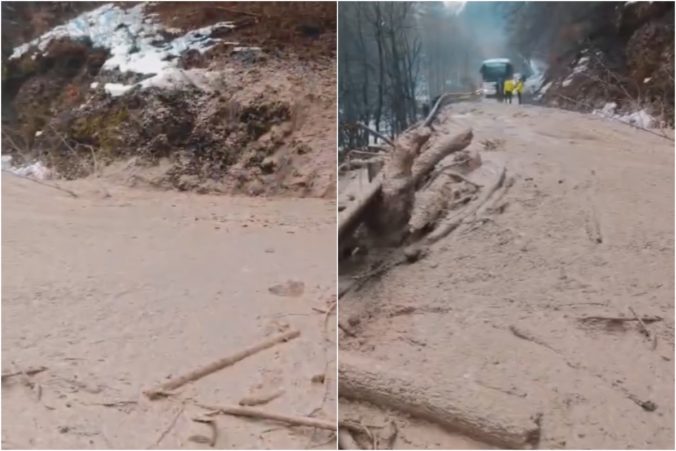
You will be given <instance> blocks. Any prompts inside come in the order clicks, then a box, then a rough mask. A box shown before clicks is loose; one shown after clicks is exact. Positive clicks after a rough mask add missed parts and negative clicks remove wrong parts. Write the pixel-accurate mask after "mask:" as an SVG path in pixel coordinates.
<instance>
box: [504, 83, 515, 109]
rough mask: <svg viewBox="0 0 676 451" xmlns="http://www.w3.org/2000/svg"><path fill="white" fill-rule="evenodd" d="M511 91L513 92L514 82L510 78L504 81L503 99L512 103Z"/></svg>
mask: <svg viewBox="0 0 676 451" xmlns="http://www.w3.org/2000/svg"><path fill="white" fill-rule="evenodd" d="M512 91H514V80H512V79H511V78H509V79H507V80H505V99H506V100H507V102H509V103H512Z"/></svg>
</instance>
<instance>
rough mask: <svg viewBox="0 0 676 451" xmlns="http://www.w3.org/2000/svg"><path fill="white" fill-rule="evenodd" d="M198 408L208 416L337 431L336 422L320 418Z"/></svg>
mask: <svg viewBox="0 0 676 451" xmlns="http://www.w3.org/2000/svg"><path fill="white" fill-rule="evenodd" d="M197 406H198V407H201V408H203V409H207V410H210V411H211V412H210V413H208V414H207V416H213V415H218V414H223V415H234V416H239V417H249V418H259V419H263V420H272V421H279V422H281V423H287V424H291V425H294V426H308V427H315V428H320V429H326V430H329V431H335V430H336V429H337V424H336V421H335V420H333V421H329V420H320V419H318V418H310V417H297V416H290V415H284V414H281V413H274V412H266V411H264V410H259V409H252V408H250V407H239V406H210V405H205V404H197Z"/></svg>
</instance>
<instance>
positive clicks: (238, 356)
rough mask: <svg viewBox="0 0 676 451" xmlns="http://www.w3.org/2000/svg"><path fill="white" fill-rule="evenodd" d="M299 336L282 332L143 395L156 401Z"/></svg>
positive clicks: (296, 331) (295, 333)
mask: <svg viewBox="0 0 676 451" xmlns="http://www.w3.org/2000/svg"><path fill="white" fill-rule="evenodd" d="M299 335H300V331H299V330H290V331H287V332H284V333H282V334H279V335H275V336H274V337H270V338H268V339H267V340H263V341H261V342H260V343H258V344H256V345H254V346H251V347H249V348H246V349H244V350H242V351H240V352H238V353H235V354H233V355H231V356H228V357H224V358H222V359H219V360H216V361H215V362H212V363H210V364H208V365H206V366H203V367H201V368H198V369H196V370H193V371H190V372H189V373H186V374H184V375H182V376H178V377H174V378H172V379H170V380H169V381H167V382H165V383H163V384H161V385H159V386H158V387H156V388H154V389H151V390H146V391H145V392H144V394H145V395H146V396H147V397H148V398H150V399H157V398H159V397H162V396H163V394H165V393H167V392H169V391H171V390H174V389H176V388H178V387H181V386H183V385H185V384H187V383H188V382H192V381H195V380H197V379H201V378H203V377H204V376H207V375H209V374H211V373H215V372H216V371H218V370H221V369H223V368H225V367H227V366H230V365H232V364H234V363H236V362H239V361H240V360H243V359H245V358H247V357H249V356H251V355H253V354H256V353H257V352H260V351H263V350H265V349H268V348H271V347H273V346H274V345H276V344H279V343H284V342H287V341H289V340H292V339H294V338H296V337H298V336H299Z"/></svg>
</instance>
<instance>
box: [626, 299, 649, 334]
mask: <svg viewBox="0 0 676 451" xmlns="http://www.w3.org/2000/svg"><path fill="white" fill-rule="evenodd" d="M629 311H630V312H631V314H632V315H634V318H635V319H636V321H638V325H639V328H640V329H641V333H643V335H645V336H646V338H647V339H650V338H651V334H650V331H649V330H648V328H647V327H646V325H645V323H644V322H643V320H642V319H641V318H640V317H639V316H638V315H637V314H636V312H635V311H634V309H633V308H632V307H629Z"/></svg>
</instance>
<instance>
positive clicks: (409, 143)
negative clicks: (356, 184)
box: [377, 127, 430, 231]
mask: <svg viewBox="0 0 676 451" xmlns="http://www.w3.org/2000/svg"><path fill="white" fill-rule="evenodd" d="M429 138H430V130H429V129H428V128H425V127H421V128H417V129H415V130H411V131H410V132H408V133H405V134H403V135H402V136H400V137H399V138H398V139H397V141H396V142H395V145H394V149H393V151H392V154H391V157H390V158H389V159H388V160H387V161H386V162H385V165H384V166H383V169H382V174H383V188H382V203H381V205H380V211H379V212H378V213H379V214H378V218H377V223H378V224H377V226H378V228H379V229H381V230H382V231H397V230H400V229H401V228H402V227H403V226H404V225H405V224H406V222H408V218H409V215H410V214H411V209H412V208H413V195H414V189H413V185H412V184H411V175H412V171H411V169H412V168H413V162H414V161H415V158H416V157H417V156H418V155H419V154H420V149H421V147H422V146H423V144H425V142H427V140H429Z"/></svg>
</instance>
